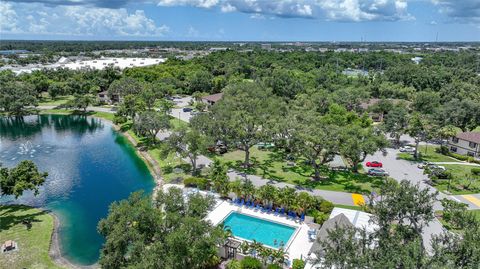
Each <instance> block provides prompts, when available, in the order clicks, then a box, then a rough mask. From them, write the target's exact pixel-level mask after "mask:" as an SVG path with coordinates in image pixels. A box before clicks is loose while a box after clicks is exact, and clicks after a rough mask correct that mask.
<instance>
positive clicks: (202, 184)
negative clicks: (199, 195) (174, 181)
mask: <svg viewBox="0 0 480 269" xmlns="http://www.w3.org/2000/svg"><path fill="white" fill-rule="evenodd" d="M183 184H184V185H185V186H186V187H198V188H199V189H201V190H205V189H207V187H208V179H206V178H201V177H189V178H186V179H184V180H183Z"/></svg>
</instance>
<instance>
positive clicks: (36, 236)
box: [0, 205, 61, 268]
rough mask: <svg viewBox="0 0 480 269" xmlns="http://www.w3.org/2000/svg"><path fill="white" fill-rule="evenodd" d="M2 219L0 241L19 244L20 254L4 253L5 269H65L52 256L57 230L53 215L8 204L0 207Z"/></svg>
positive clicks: (1, 258) (1, 257)
mask: <svg viewBox="0 0 480 269" xmlns="http://www.w3.org/2000/svg"><path fill="white" fill-rule="evenodd" d="M0 219H1V221H0V242H1V243H2V244H3V242H5V241H6V240H14V241H15V242H16V243H17V244H18V251H12V252H9V253H6V254H0V267H1V268H61V267H58V266H57V265H56V264H54V263H53V261H52V260H51V259H50V256H49V255H48V250H49V247H50V239H51V236H52V232H53V228H54V219H53V217H52V216H51V215H49V214H48V213H46V212H45V211H42V210H39V209H36V208H31V207H27V206H21V205H5V206H0ZM23 221H28V223H30V224H23V223H22V222H23Z"/></svg>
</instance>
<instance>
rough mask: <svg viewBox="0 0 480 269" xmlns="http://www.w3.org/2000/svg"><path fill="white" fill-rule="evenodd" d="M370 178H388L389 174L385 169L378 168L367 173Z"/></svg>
mask: <svg viewBox="0 0 480 269" xmlns="http://www.w3.org/2000/svg"><path fill="white" fill-rule="evenodd" d="M367 173H368V174H369V175H370V176H375V177H386V176H388V175H389V174H388V172H387V171H385V170H383V169H378V168H372V169H368V172H367Z"/></svg>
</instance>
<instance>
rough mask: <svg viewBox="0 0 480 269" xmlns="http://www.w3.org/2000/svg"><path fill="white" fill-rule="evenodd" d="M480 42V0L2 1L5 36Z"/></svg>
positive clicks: (0, 33)
mask: <svg viewBox="0 0 480 269" xmlns="http://www.w3.org/2000/svg"><path fill="white" fill-rule="evenodd" d="M437 33H438V41H480V0H411V1H410V0H15V1H9V0H1V2H0V36H1V39H72V40H211V41H217V40H218V41H241V40H244V41H361V40H366V41H435V38H436V36H437Z"/></svg>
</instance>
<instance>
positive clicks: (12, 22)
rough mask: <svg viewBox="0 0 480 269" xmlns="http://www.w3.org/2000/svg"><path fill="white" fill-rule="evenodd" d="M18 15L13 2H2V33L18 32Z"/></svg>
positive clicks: (0, 16)
mask: <svg viewBox="0 0 480 269" xmlns="http://www.w3.org/2000/svg"><path fill="white" fill-rule="evenodd" d="M17 22H18V16H17V12H16V11H15V10H14V9H13V7H12V4H10V3H5V2H0V33H2V32H5V33H8V32H18V31H19V30H18V25H17Z"/></svg>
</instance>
